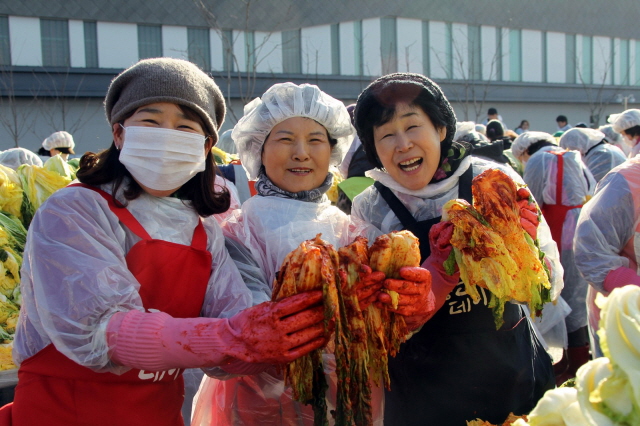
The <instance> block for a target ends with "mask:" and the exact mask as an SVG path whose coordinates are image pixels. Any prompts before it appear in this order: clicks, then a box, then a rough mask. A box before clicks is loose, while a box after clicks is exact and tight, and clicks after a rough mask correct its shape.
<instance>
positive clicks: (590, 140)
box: [560, 127, 605, 155]
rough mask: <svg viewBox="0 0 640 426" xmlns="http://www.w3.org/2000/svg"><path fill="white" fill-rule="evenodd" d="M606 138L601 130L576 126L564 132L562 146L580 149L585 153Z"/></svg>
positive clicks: (561, 138) (561, 140) (561, 139)
mask: <svg viewBox="0 0 640 426" xmlns="http://www.w3.org/2000/svg"><path fill="white" fill-rule="evenodd" d="M604 138H605V135H604V133H602V132H601V131H600V130H596V129H583V128H579V127H574V128H573V129H569V130H567V131H566V132H564V133H563V134H562V136H561V137H560V146H561V147H563V148H564V149H573V150H575V151H580V153H581V154H582V155H585V154H586V153H587V151H589V150H590V149H591V148H593V147H594V146H596V145H597V144H599V143H600V142H602V139H604Z"/></svg>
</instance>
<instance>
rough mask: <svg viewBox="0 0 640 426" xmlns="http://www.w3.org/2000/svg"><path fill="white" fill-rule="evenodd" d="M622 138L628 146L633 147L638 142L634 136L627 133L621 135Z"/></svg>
mask: <svg viewBox="0 0 640 426" xmlns="http://www.w3.org/2000/svg"><path fill="white" fill-rule="evenodd" d="M622 140H623V141H624V143H626V144H627V146H628V147H630V148H633V147H634V146H636V144H637V143H638V142H637V141H636V140H634V138H632V137H631V136H629V135H622Z"/></svg>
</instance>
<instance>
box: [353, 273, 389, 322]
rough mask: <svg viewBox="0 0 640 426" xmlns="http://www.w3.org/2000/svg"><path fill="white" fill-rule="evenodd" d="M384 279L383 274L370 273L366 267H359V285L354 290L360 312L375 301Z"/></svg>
mask: <svg viewBox="0 0 640 426" xmlns="http://www.w3.org/2000/svg"><path fill="white" fill-rule="evenodd" d="M384 279H385V275H384V272H380V271H376V272H372V271H371V268H370V267H369V266H368V265H361V272H360V283H359V284H358V287H357V288H356V295H357V296H358V304H359V305H360V311H363V312H364V310H365V309H367V307H368V306H369V305H370V304H371V303H373V302H375V301H376V299H377V297H378V294H379V293H380V290H381V289H382V286H383V284H384Z"/></svg>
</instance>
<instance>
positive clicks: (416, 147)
mask: <svg viewBox="0 0 640 426" xmlns="http://www.w3.org/2000/svg"><path fill="white" fill-rule="evenodd" d="M355 126H356V129H357V131H358V135H359V136H360V139H361V140H362V143H363V145H364V146H365V151H366V153H367V157H368V159H369V161H370V162H372V163H373V164H375V165H376V168H375V169H374V170H370V171H368V172H367V176H369V177H371V178H373V179H374V180H375V181H376V183H375V184H374V185H373V186H370V187H369V188H367V189H366V190H364V191H363V192H362V193H361V194H359V195H358V196H357V197H356V198H355V200H354V203H353V210H352V216H355V217H357V218H360V219H363V220H365V221H367V222H369V223H371V224H373V225H375V226H376V227H377V228H378V229H380V230H381V231H382V232H385V233H387V232H391V231H398V230H402V229H409V230H411V231H412V232H414V233H415V234H416V235H417V236H418V238H419V239H420V249H421V255H422V258H423V261H424V263H423V264H422V265H423V267H425V268H427V269H429V270H430V271H431V276H432V291H433V292H434V295H435V297H436V309H438V310H437V312H436V313H435V314H434V315H433V317H432V318H430V319H429V320H428V321H427V322H426V323H425V325H424V326H423V327H422V328H421V329H420V331H418V332H417V333H416V334H415V335H413V336H412V337H411V339H409V340H408V341H407V342H406V343H404V344H403V345H402V347H401V348H400V352H399V353H398V354H397V356H396V357H395V358H389V374H390V377H391V390H390V391H388V392H386V393H385V419H384V420H385V425H387V426H421V425H452V426H464V425H465V424H466V422H467V421H471V420H474V419H476V418H478V417H479V418H482V419H483V420H487V421H490V422H491V423H493V424H502V422H503V421H504V420H505V418H506V417H507V415H508V414H509V412H510V411H514V412H529V410H531V409H532V408H533V407H534V406H535V404H536V402H537V401H538V399H539V398H540V397H541V396H542V395H543V394H544V392H545V391H546V390H547V389H549V388H551V387H553V386H554V380H553V371H552V367H551V360H550V358H549V356H548V355H547V353H546V352H545V350H544V348H543V347H542V345H541V344H540V341H539V340H538V339H537V338H536V336H535V333H534V330H533V329H532V327H531V325H530V323H529V321H528V320H527V318H528V317H529V315H528V314H527V313H525V312H524V311H523V309H521V307H520V306H518V305H516V304H513V303H507V304H506V305H505V311H504V312H505V315H504V316H503V319H504V321H505V323H504V324H503V325H502V326H501V328H500V329H499V330H496V324H495V322H494V317H493V313H492V311H491V308H489V306H488V305H489V299H490V297H491V295H490V293H489V292H487V293H484V296H483V297H481V298H480V299H479V300H472V298H471V296H470V295H469V294H467V292H466V291H465V287H464V284H463V283H462V281H461V280H460V275H459V273H458V272H456V273H454V274H453V275H449V274H448V273H446V272H445V270H444V268H443V263H444V262H445V261H446V259H447V258H448V257H449V255H450V253H451V243H450V239H451V233H447V231H448V230H450V229H451V228H450V226H451V223H450V222H448V221H442V220H441V219H442V208H443V206H444V205H445V203H447V202H448V201H450V200H453V199H459V198H464V199H467V200H468V201H469V200H470V198H471V182H472V179H473V177H474V176H476V175H478V174H480V173H482V172H483V171H485V170H487V169H492V168H495V169H500V170H502V171H503V172H505V173H506V174H507V175H509V176H510V177H511V178H512V179H513V180H514V181H515V182H519V183H521V184H523V182H522V178H520V176H518V175H517V174H516V173H515V172H514V171H513V169H511V167H509V166H507V165H504V164H499V163H496V162H493V161H490V160H487V159H483V158H479V157H475V156H474V155H469V152H470V147H469V145H465V144H463V143H457V142H455V141H454V140H453V139H454V134H455V132H456V117H455V114H454V112H453V108H452V107H451V105H450V103H449V101H448V100H447V98H446V97H445V95H444V93H443V92H442V90H441V88H440V87H439V86H438V85H437V84H436V83H434V82H433V81H432V80H430V79H428V78H426V77H424V76H422V75H419V74H412V73H394V74H389V75H385V76H382V77H380V78H378V79H376V80H375V81H374V82H373V83H371V84H370V85H369V86H368V87H367V88H366V89H365V90H364V91H363V92H362V93H361V94H360V96H359V97H358V101H357V103H356V109H355ZM536 209H537V207H536ZM534 229H535V228H534ZM449 232H451V231H449ZM537 236H538V239H539V241H540V243H541V248H542V250H544V252H545V253H546V254H547V256H548V257H547V259H548V260H549V266H550V269H551V273H552V299H554V300H555V298H556V297H557V296H558V294H559V293H560V290H561V288H562V267H561V266H560V262H559V256H558V252H557V249H556V246H555V244H554V243H553V241H552V240H551V236H550V233H549V228H548V226H547V225H546V224H545V223H544V221H542V222H541V223H540V224H539V226H538V227H537ZM433 238H435V239H436V241H435V242H434V241H433ZM534 238H535V237H534Z"/></svg>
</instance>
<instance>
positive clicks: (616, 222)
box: [573, 110, 640, 356]
mask: <svg viewBox="0 0 640 426" xmlns="http://www.w3.org/2000/svg"><path fill="white" fill-rule="evenodd" d="M636 111H637V110H636ZM619 118H621V119H622V120H624V119H625V117H624V116H619ZM625 125H627V124H625ZM621 127H624V125H622V126H621ZM573 244H574V251H575V261H576V266H577V267H578V270H579V271H580V273H581V274H582V275H583V276H584V277H585V279H586V280H587V282H588V283H589V293H588V297H587V310H588V313H589V332H590V337H591V341H592V343H593V345H594V355H595V356H602V350H601V348H600V343H599V338H598V335H597V334H596V331H597V330H598V329H599V321H600V309H599V308H598V307H597V306H596V304H595V299H596V295H597V294H598V293H602V294H604V295H607V294H609V293H610V292H611V291H612V290H613V289H614V288H617V287H622V286H624V285H627V284H634V285H640V276H639V274H640V271H639V270H638V265H640V257H639V256H640V158H638V157H637V156H636V157H633V158H629V159H628V160H627V161H626V162H625V163H623V164H621V165H620V166H618V167H616V168H614V169H613V170H611V171H610V172H609V174H607V176H605V177H604V179H602V180H601V181H600V183H599V184H598V187H597V188H596V193H595V195H594V197H593V198H592V199H591V201H589V202H588V203H587V205H586V206H585V207H584V208H583V209H582V212H581V213H580V217H579V219H578V224H577V228H576V235H575V238H574V241H573Z"/></svg>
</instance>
